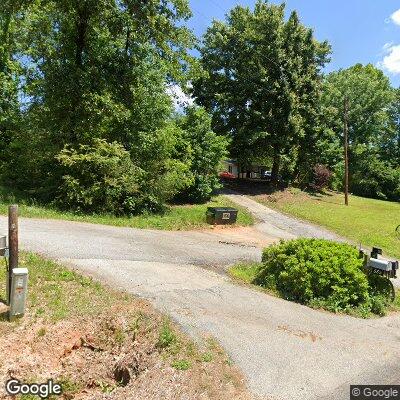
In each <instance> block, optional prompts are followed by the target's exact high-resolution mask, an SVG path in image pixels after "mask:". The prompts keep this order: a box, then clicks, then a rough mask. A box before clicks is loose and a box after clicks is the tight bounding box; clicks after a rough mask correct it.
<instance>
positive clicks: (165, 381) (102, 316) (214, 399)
mask: <svg viewBox="0 0 400 400" xmlns="http://www.w3.org/2000/svg"><path fill="white" fill-rule="evenodd" d="M20 263H21V266H26V267H27V268H28V269H29V288H28V301H27V309H26V314H25V316H24V317H23V318H21V319H19V320H17V321H14V322H11V323H10V322H8V321H7V319H6V313H5V310H6V307H5V306H4V305H3V304H1V303H0V354H7V359H6V362H3V361H4V360H3V359H0V380H1V381H2V382H5V381H6V380H7V379H9V377H10V375H9V374H10V371H12V376H13V377H14V378H16V379H19V380H20V381H22V382H37V383H40V382H46V381H47V379H49V378H52V379H54V381H55V382H56V383H61V385H62V387H63V394H64V396H63V398H65V399H72V398H75V397H76V398H82V399H92V398H103V396H106V398H107V399H110V400H112V399H116V400H121V399H147V398H151V399H154V400H161V399H163V398H165V396H164V395H165V391H163V390H160V388H165V387H167V388H168V396H170V397H168V398H182V396H184V397H185V398H190V399H193V398H197V397H198V396H197V395H198V393H202V395H204V398H207V399H210V400H220V399H223V400H230V399H240V400H249V399H250V396H249V395H248V392H247V390H246V388H245V385H244V381H243V377H242V376H241V374H240V372H239V371H238V370H237V369H236V367H234V366H232V362H231V360H230V358H229V356H227V355H226V353H225V352H224V351H223V349H222V348H221V347H220V346H219V345H218V343H217V342H216V341H215V340H214V339H213V338H210V337H205V338H204V340H199V342H198V344H195V343H194V342H193V341H192V340H191V339H189V338H188V337H187V336H186V335H185V334H184V333H182V332H181V331H180V329H179V328H178V327H177V326H176V325H175V324H174V323H173V322H171V321H170V320H169V318H168V317H166V316H164V315H162V314H160V313H159V312H158V311H156V310H154V308H153V307H152V306H151V305H150V304H149V303H148V302H146V301H144V300H141V299H137V298H135V297H133V296H131V295H129V294H126V293H121V292H118V291H116V290H113V289H111V288H109V287H107V286H103V285H101V284H100V283H97V282H95V281H94V280H92V279H90V278H88V277H84V276H82V275H80V274H78V273H75V272H73V271H71V270H69V269H67V268H65V267H63V266H62V265H59V264H56V263H54V262H52V261H49V260H46V259H43V258H41V257H39V256H37V255H35V254H27V253H22V254H21V255H20ZM4 294H5V268H4V267H3V265H0V299H1V298H3V297H4ZM15 343H18V351H15ZM0 398H6V394H5V392H4V385H3V386H2V387H0ZM18 398H21V399H26V400H28V399H34V398H35V399H36V398H37V397H33V396H22V397H18Z"/></svg>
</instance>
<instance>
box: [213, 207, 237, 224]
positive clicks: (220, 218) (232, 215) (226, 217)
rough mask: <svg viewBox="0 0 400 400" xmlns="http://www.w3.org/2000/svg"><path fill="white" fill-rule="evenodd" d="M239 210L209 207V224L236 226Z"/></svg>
mask: <svg viewBox="0 0 400 400" xmlns="http://www.w3.org/2000/svg"><path fill="white" fill-rule="evenodd" d="M237 214H238V210H236V208H231V207H208V208H207V214H206V215H207V223H209V224H212V225H227V224H234V223H235V222H236V220H237Z"/></svg>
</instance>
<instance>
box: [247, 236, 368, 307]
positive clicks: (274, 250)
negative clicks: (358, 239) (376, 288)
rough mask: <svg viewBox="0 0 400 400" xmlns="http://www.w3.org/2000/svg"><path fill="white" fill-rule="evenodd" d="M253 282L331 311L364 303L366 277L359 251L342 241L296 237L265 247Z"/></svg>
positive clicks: (365, 300)
mask: <svg viewBox="0 0 400 400" xmlns="http://www.w3.org/2000/svg"><path fill="white" fill-rule="evenodd" d="M262 260H263V266H262V268H260V270H259V271H258V274H257V276H256V278H255V283H257V284H259V285H261V286H264V287H268V288H271V289H275V290H277V291H278V292H279V293H280V294H281V295H282V296H283V297H285V298H286V299H288V300H293V301H297V302H300V303H303V304H308V305H313V304H316V303H318V305H320V306H323V307H324V308H327V309H330V310H332V311H341V310H348V309H349V308H352V307H357V306H363V305H366V307H367V308H370V305H371V299H370V294H369V283H368V277H367V275H366V274H365V273H364V271H363V260H362V259H360V258H359V252H358V250H357V249H355V248H353V247H352V246H350V245H348V244H344V243H335V242H331V241H327V240H321V239H297V240H292V241H287V242H281V243H280V244H277V245H274V246H271V247H269V248H267V249H266V250H265V251H264V253H263V258H262Z"/></svg>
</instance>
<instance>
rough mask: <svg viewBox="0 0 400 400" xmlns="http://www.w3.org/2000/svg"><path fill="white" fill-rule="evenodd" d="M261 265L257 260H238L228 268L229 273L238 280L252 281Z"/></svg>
mask: <svg viewBox="0 0 400 400" xmlns="http://www.w3.org/2000/svg"><path fill="white" fill-rule="evenodd" d="M261 265H262V264H261V263H258V262H240V263H238V264H235V265H233V266H232V267H231V268H230V269H229V274H230V275H231V276H232V277H233V278H235V279H238V280H239V281H242V282H245V283H253V281H254V278H255V277H256V274H257V271H258V269H259V268H260V267H261Z"/></svg>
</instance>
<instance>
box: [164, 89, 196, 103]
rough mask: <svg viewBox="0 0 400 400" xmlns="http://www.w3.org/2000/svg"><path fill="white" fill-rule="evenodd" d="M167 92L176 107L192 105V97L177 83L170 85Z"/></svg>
mask: <svg viewBox="0 0 400 400" xmlns="http://www.w3.org/2000/svg"><path fill="white" fill-rule="evenodd" d="M167 93H168V94H169V95H170V96H171V97H172V99H173V101H174V105H175V108H176V109H179V108H184V107H187V106H191V105H193V102H194V100H193V98H191V97H190V96H188V95H187V94H185V93H184V92H183V90H182V88H181V87H180V86H179V85H171V86H168V88H167Z"/></svg>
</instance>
